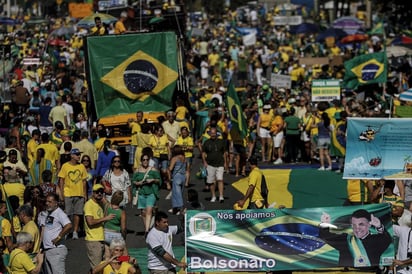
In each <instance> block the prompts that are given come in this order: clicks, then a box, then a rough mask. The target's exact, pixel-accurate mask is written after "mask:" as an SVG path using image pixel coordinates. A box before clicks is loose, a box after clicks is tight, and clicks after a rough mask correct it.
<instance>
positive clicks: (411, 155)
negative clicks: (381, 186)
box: [343, 118, 412, 180]
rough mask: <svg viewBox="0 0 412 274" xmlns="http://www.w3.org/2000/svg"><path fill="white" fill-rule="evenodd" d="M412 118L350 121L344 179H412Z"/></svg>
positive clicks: (357, 119) (354, 119) (355, 119)
mask: <svg viewBox="0 0 412 274" xmlns="http://www.w3.org/2000/svg"><path fill="white" fill-rule="evenodd" d="M411 123H412V119H410V118H348V126H347V136H346V156H345V167H344V172H343V178H344V179H381V178H384V179H388V180H411V179H412V127H411V126H410V125H411Z"/></svg>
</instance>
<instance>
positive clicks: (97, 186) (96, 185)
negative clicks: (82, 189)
mask: <svg viewBox="0 0 412 274" xmlns="http://www.w3.org/2000/svg"><path fill="white" fill-rule="evenodd" d="M99 189H104V187H103V185H101V184H95V185H94V186H93V191H98V190H99Z"/></svg>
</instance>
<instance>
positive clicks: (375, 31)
mask: <svg viewBox="0 0 412 274" xmlns="http://www.w3.org/2000/svg"><path fill="white" fill-rule="evenodd" d="M368 34H369V35H384V34H385V28H384V26H383V22H382V21H380V22H378V23H376V25H375V26H374V27H373V28H372V29H371V31H370V32H369V33H368Z"/></svg>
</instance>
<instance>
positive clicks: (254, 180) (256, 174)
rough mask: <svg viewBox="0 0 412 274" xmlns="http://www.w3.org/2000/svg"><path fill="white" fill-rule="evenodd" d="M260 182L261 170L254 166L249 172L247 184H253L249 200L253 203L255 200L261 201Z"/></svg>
mask: <svg viewBox="0 0 412 274" xmlns="http://www.w3.org/2000/svg"><path fill="white" fill-rule="evenodd" d="M261 182H262V172H261V171H260V169H259V168H257V167H255V168H254V169H252V171H251V172H250V174H249V182H248V185H249V186H251V185H253V186H255V189H254V190H253V194H252V197H251V199H250V201H251V202H252V203H253V202H255V201H258V200H260V201H262V200H264V199H263V197H262V194H261Z"/></svg>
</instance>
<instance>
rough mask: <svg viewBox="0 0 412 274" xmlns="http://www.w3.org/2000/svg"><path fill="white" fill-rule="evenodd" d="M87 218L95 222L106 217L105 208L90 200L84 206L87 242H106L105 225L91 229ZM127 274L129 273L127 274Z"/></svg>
mask: <svg viewBox="0 0 412 274" xmlns="http://www.w3.org/2000/svg"><path fill="white" fill-rule="evenodd" d="M86 216H91V217H93V218H94V219H95V220H97V219H101V218H103V217H104V211H103V208H102V207H101V206H100V205H99V204H98V203H96V202H95V201H94V200H93V199H90V200H88V201H87V202H86V203H85V205H84V218H85V221H84V228H85V231H86V237H85V240H86V241H103V240H104V225H103V223H101V224H100V225H95V226H93V227H89V226H88V225H87V222H86ZM126 273H127V272H126Z"/></svg>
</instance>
